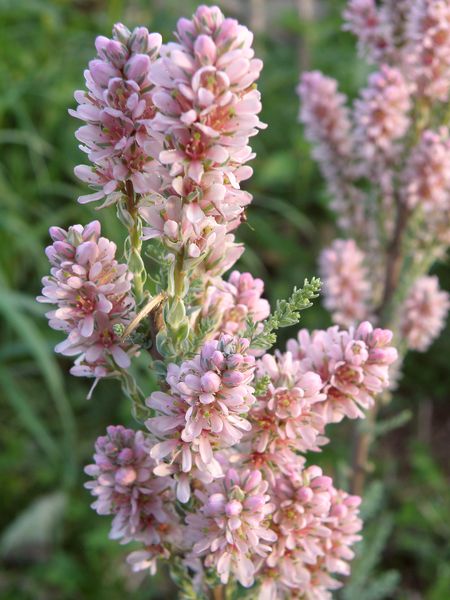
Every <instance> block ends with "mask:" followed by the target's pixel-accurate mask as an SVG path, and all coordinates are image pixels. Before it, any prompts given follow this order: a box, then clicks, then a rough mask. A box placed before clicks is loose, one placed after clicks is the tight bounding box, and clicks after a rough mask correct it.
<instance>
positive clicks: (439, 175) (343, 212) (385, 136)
mask: <svg viewBox="0 0 450 600" xmlns="http://www.w3.org/2000/svg"><path fill="white" fill-rule="evenodd" d="M344 20H345V29H346V30H349V31H351V32H352V33H353V34H355V35H356V37H357V38H358V48H359V52H360V54H361V55H362V56H363V57H364V58H366V59H367V60H368V61H369V62H370V63H371V65H372V66H373V71H372V73H371V74H370V75H369V77H368V82H367V85H366V87H364V88H363V89H362V90H361V92H360V94H359V97H358V98H356V99H355V101H354V102H353V105H352V106H350V104H349V103H348V102H347V99H346V97H345V96H344V95H343V94H342V93H340V92H339V90H338V83H337V82H336V81H335V80H334V79H331V78H329V77H327V76H325V75H323V74H322V73H320V72H318V71H313V72H306V73H303V74H302V75H301V78H300V85H299V87H298V93H299V96H300V101H301V107H300V121H301V122H302V123H303V124H304V126H305V133H306V136H307V137H308V139H309V140H310V142H311V143H312V144H313V154H314V157H315V158H316V160H317V161H318V163H319V166H320V168H321V171H322V174H323V177H324V179H325V181H326V185H327V187H328V191H329V194H330V197H331V199H332V204H331V206H332V208H333V209H334V211H335V213H336V216H337V221H338V225H339V227H340V229H341V233H342V239H336V240H334V241H333V242H332V244H331V245H330V246H329V247H328V248H326V249H325V250H323V252H322V254H321V257H320V271H321V276H322V279H323V283H324V296H325V306H326V308H327V309H328V310H329V311H330V313H331V317H332V320H333V321H334V323H336V324H337V325H340V326H346V327H348V326H355V325H357V324H358V322H359V321H361V320H370V321H371V322H372V323H373V324H374V325H377V326H378V327H386V328H388V329H390V330H392V332H393V333H394V342H395V345H396V347H397V348H398V349H399V352H400V357H401V358H403V357H404V356H405V354H406V352H407V351H408V350H415V351H419V352H423V351H425V350H426V349H427V348H428V347H429V346H430V344H431V343H432V342H433V340H434V339H435V338H436V337H437V336H438V335H439V334H440V332H441V330H442V329H443V327H444V325H445V320H446V317H447V313H448V310H449V308H450V297H449V294H448V293H447V292H445V291H442V290H440V289H439V281H438V279H437V277H436V276H430V275H429V271H430V269H431V268H432V266H433V264H434V263H435V262H436V261H438V260H442V259H444V258H445V256H446V252H447V250H448V246H449V244H450V137H449V130H448V126H449V112H448V102H449V100H450V2H449V1H448V0H412V1H411V2H405V1H403V0H398V1H395V2H394V1H393V0H382V1H381V2H375V0H349V2H348V3H347V7H346V10H345V12H344ZM399 363H400V361H399ZM400 366H401V365H400V364H398V365H397V367H396V370H397V371H399V370H400ZM376 412H377V406H376V405H374V407H373V408H372V409H371V412H370V421H372V422H373V426H372V427H368V426H367V424H365V425H366V426H365V427H364V431H363V430H362V429H360V430H359V431H358V432H357V435H356V443H355V452H354V465H353V467H354V469H353V470H354V477H353V491H354V492H355V493H357V494H361V493H362V490H363V484H364V478H365V474H366V472H367V469H368V451H369V446H370V441H371V438H372V437H373V432H374V426H375V423H374V421H375V418H376Z"/></svg>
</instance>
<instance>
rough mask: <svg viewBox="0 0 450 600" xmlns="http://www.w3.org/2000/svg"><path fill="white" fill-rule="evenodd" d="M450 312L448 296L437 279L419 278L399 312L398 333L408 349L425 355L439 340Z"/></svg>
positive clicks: (433, 277) (449, 298)
mask: <svg viewBox="0 0 450 600" xmlns="http://www.w3.org/2000/svg"><path fill="white" fill-rule="evenodd" d="M449 309H450V297H449V294H448V293H447V292H444V291H441V290H440V289H439V280H438V278H437V277H436V276H432V277H420V278H419V279H418V280H417V281H416V282H415V283H414V285H413V286H412V288H411V290H410V291H409V294H408V297H407V298H406V300H405V302H404V304H403V306H402V310H401V325H400V326H401V332H402V335H403V336H404V338H405V340H406V343H407V345H408V348H410V349H411V350H419V351H421V352H424V351H425V350H427V348H428V347H429V346H430V345H431V343H432V342H433V341H434V340H435V339H436V338H437V337H438V335H439V334H440V333H441V331H442V329H443V328H444V325H445V320H446V318H447V313H448V311H449Z"/></svg>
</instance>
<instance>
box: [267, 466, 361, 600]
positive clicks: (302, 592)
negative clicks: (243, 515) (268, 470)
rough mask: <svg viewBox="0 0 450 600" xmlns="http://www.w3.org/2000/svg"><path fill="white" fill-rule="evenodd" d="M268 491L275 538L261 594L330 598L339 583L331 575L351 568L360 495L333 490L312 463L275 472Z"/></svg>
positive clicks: (271, 599)
mask: <svg viewBox="0 0 450 600" xmlns="http://www.w3.org/2000/svg"><path fill="white" fill-rule="evenodd" d="M271 493H272V496H271V499H272V502H273V503H274V505H275V511H274V513H273V518H272V525H271V527H272V529H273V530H274V531H275V532H276V534H277V540H276V542H275V544H274V545H273V549H272V552H271V554H270V555H269V556H268V558H267V559H266V561H265V563H264V565H263V567H262V570H261V580H262V585H261V588H260V594H259V598H260V600H276V599H288V598H292V597H306V598H320V599H322V598H324V599H328V598H331V595H330V593H329V590H334V589H336V588H338V587H340V586H341V585H342V583H341V582H339V581H337V580H336V579H334V578H333V576H332V575H333V574H337V575H347V574H348V573H349V564H348V563H349V561H350V560H351V559H352V558H353V555H354V554H353V551H352V550H351V546H352V545H353V544H354V543H355V542H357V541H358V540H359V539H360V536H359V535H357V533H358V531H360V529H361V526H362V523H361V520H360V519H359V517H358V505H359V503H360V500H361V499H360V498H359V497H356V496H349V495H348V494H346V493H345V492H342V491H340V490H336V489H335V488H334V487H333V484H332V480H331V478H330V477H326V476H324V475H323V474H322V471H321V469H320V468H319V467H316V466H311V467H308V468H307V469H303V470H302V469H297V470H293V471H292V474H291V475H290V476H289V477H288V476H285V475H280V476H278V477H277V479H276V482H275V485H274V487H273V489H271Z"/></svg>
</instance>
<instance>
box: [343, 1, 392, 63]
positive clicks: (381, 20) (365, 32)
mask: <svg viewBox="0 0 450 600" xmlns="http://www.w3.org/2000/svg"><path fill="white" fill-rule="evenodd" d="M383 8H384V7H383ZM383 8H379V7H377V5H376V2H375V0H349V2H348V4H347V7H346V9H345V11H344V14H343V16H344V20H345V24H344V29H346V30H347V31H351V32H352V33H353V34H354V35H356V36H357V37H358V46H359V52H360V54H362V55H363V56H366V57H368V58H370V59H371V60H372V61H373V62H376V63H378V62H381V61H384V60H386V58H388V57H389V56H390V55H391V54H392V52H393V46H394V44H393V31H392V21H391V20H388V19H387V16H388V15H387V14H386V12H385V11H384V10H383Z"/></svg>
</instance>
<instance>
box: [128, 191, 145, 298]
mask: <svg viewBox="0 0 450 600" xmlns="http://www.w3.org/2000/svg"><path fill="white" fill-rule="evenodd" d="M126 198H127V210H128V213H129V215H130V217H131V220H132V225H131V226H130V227H129V228H128V235H129V255H128V264H129V267H130V270H131V272H132V273H133V288H134V294H135V297H136V303H137V304H138V305H139V304H140V303H141V302H142V300H143V299H144V282H145V278H144V274H145V270H144V269H143V265H142V258H141V252H142V240H141V221H140V218H139V213H138V201H137V199H136V194H135V192H134V188H133V184H132V183H131V181H129V180H128V181H127V182H126Z"/></svg>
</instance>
